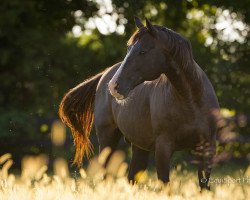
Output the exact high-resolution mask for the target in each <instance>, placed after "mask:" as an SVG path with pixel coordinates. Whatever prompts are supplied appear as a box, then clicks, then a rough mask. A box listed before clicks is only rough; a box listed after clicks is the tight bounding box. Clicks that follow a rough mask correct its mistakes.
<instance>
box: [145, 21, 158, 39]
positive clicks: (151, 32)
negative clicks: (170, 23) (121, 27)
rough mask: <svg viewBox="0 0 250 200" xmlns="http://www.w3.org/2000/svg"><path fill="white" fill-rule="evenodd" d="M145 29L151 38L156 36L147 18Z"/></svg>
mask: <svg viewBox="0 0 250 200" xmlns="http://www.w3.org/2000/svg"><path fill="white" fill-rule="evenodd" d="M146 27H147V29H148V30H149V33H150V34H151V35H152V36H156V29H155V27H154V26H153V25H152V24H151V23H150V21H149V20H148V19H147V18H146Z"/></svg>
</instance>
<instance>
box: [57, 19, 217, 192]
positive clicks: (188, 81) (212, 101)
mask: <svg viewBox="0 0 250 200" xmlns="http://www.w3.org/2000/svg"><path fill="white" fill-rule="evenodd" d="M135 22H136V26H137V27H138V30H137V31H136V32H135V33H134V34H133V35H132V36H131V38H130V39H129V41H128V52H127V55H126V57H125V58H124V60H123V61H122V62H121V63H117V64H115V65H114V66H112V67H110V68H107V69H106V70H105V71H103V72H101V73H100V74H97V75H96V76H94V77H92V78H90V79H88V80H86V81H85V82H83V83H81V84H79V85H78V86H76V87H75V88H73V89H71V90H70V91H69V92H68V93H67V94H66V95H65V96H64V98H63V100H62V102H61V104H60V109H59V114H60V117H61V119H62V120H63V122H65V123H66V124H67V125H68V126H69V127H70V128H71V130H72V134H73V137H74V143H75V146H76V155H75V159H74V162H75V163H77V164H79V165H80V164H81V162H82V159H83V156H84V154H88V153H89V150H90V149H91V144H90V141H89V134H90V131H91V127H92V124H93V121H94V124H95V129H96V133H97V137H98V141H99V145H100V151H102V150H103V149H104V148H105V147H110V148H111V149H112V152H113V151H115V149H116V147H117V144H118V142H119V140H120V138H121V137H122V136H124V137H125V138H126V139H127V140H128V141H129V142H130V143H131V145H132V159H131V162H130V167H129V173H128V178H129V180H131V181H134V177H135V175H136V174H137V173H138V172H139V171H142V170H145V169H146V168H147V162H148V157H149V153H150V151H154V152H155V160H156V169H157V175H158V178H159V179H160V180H161V181H163V182H165V183H167V182H169V170H170V159H171V156H172V155H173V153H174V151H177V150H182V149H187V148H189V149H194V150H196V151H199V152H198V153H197V160H198V163H199V164H198V165H199V166H198V178H199V185H200V187H201V188H202V189H203V188H206V189H208V188H209V186H208V180H209V177H210V173H211V167H212V160H213V156H214V154H215V142H216V132H217V127H216V120H215V119H216V116H215V115H214V113H215V111H216V110H218V109H219V105H218V101H217V98H216V95H215V92H214V89H213V87H212V85H211V83H210V81H209V79H208V78H207V76H206V74H205V73H204V71H203V70H202V69H201V68H200V67H199V66H198V64H197V63H196V62H195V61H194V58H193V55H192V48H191V44H190V42H189V41H188V40H187V39H185V38H184V37H182V36H181V35H179V34H178V33H176V32H174V31H172V30H170V29H167V28H165V27H162V26H158V25H152V24H151V23H150V22H149V21H148V20H146V26H144V25H143V24H142V22H141V20H140V19H139V18H137V17H135ZM204 180H205V181H204Z"/></svg>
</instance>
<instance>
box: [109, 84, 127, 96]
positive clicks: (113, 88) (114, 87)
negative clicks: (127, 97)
mask: <svg viewBox="0 0 250 200" xmlns="http://www.w3.org/2000/svg"><path fill="white" fill-rule="evenodd" d="M108 88H109V92H110V94H111V95H112V96H113V97H115V98H116V99H118V100H123V99H124V96H123V95H122V94H120V93H118V90H117V89H118V85H117V83H116V82H113V81H112V80H111V81H110V82H109V84H108Z"/></svg>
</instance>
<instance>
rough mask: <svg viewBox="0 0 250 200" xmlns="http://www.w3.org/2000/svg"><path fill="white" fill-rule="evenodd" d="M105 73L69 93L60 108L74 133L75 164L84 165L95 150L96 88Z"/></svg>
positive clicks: (62, 115)
mask: <svg viewBox="0 0 250 200" xmlns="http://www.w3.org/2000/svg"><path fill="white" fill-rule="evenodd" d="M104 72H105V71H103V72H101V73H99V74H97V75H95V76H93V77H91V78H90V79H87V80H86V81H84V82H82V83H80V84H79V85H77V86H76V87H74V88H72V89H71V90H69V92H67V93H66V94H65V95H64V97H63V99H62V101H61V103H60V106H59V116H60V118H61V120H62V121H63V123H65V124H66V125H67V126H68V127H69V128H70V129H71V132H72V136H73V139H74V144H75V147H76V151H75V158H74V161H73V164H76V165H77V166H78V167H80V165H81V164H82V160H83V156H84V155H87V157H89V155H90V153H91V152H92V150H93V147H92V144H91V142H90V140H89V135H90V132H91V129H92V126H93V122H94V100H95V93H96V87H97V84H98V83H99V80H100V79H101V77H102V75H103V74H104Z"/></svg>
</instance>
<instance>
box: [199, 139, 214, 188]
mask: <svg viewBox="0 0 250 200" xmlns="http://www.w3.org/2000/svg"><path fill="white" fill-rule="evenodd" d="M197 148H198V153H197V161H198V179H199V186H200V188H201V190H203V189H206V190H210V186H209V179H210V175H211V171H212V164H213V157H214V155H215V145H213V144H211V143H209V142H206V143H205V142H203V143H201V144H200V145H199V146H198V147H197Z"/></svg>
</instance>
